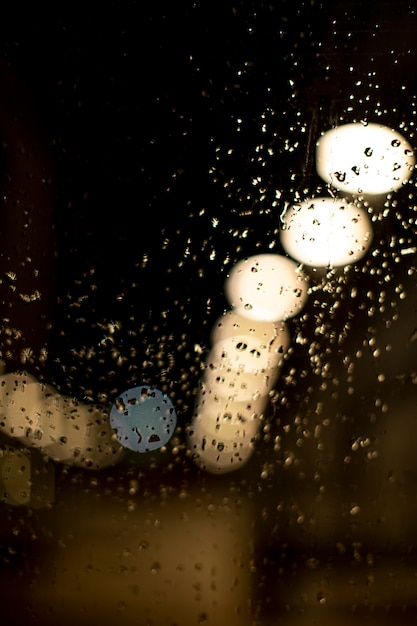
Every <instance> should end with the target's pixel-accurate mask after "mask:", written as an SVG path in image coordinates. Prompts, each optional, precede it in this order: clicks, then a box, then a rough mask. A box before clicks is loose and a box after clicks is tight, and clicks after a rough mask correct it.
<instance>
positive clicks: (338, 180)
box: [316, 123, 415, 194]
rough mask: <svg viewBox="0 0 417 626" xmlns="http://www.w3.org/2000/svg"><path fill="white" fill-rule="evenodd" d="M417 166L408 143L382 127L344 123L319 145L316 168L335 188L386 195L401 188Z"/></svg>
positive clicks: (329, 133)
mask: <svg viewBox="0 0 417 626" xmlns="http://www.w3.org/2000/svg"><path fill="white" fill-rule="evenodd" d="M414 164H415V158H414V153H413V149H412V147H411V145H410V144H409V142H408V141H407V140H406V139H405V138H404V137H403V136H402V135H401V134H400V133H398V132H397V131H396V130H392V129H391V128H388V127H387V126H381V125H380V124H362V123H354V124H344V125H342V126H338V127H337V128H333V129H332V130H329V131H327V132H325V133H324V134H323V135H322V136H321V137H320V139H319V140H318V142H317V144H316V169H317V173H318V174H319V176H320V177H321V178H322V179H323V180H325V181H326V182H327V183H329V184H330V185H331V186H332V187H334V188H335V189H339V190H342V191H346V192H349V193H354V194H384V193H388V192H390V191H395V190H396V189H399V188H400V187H401V186H402V185H403V184H404V183H405V182H407V180H408V179H409V178H410V176H411V174H412V172H413V169H414Z"/></svg>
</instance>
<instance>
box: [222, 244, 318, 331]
mask: <svg viewBox="0 0 417 626" xmlns="http://www.w3.org/2000/svg"><path fill="white" fill-rule="evenodd" d="M307 292H308V279H307V277H306V275H305V274H304V272H302V271H301V270H300V268H299V267H298V266H297V264H296V263H295V262H294V261H292V260H291V259H288V258H286V257H284V256H281V255H279V254H259V255H257V256H253V257H249V258H247V259H242V260H241V261H239V262H238V263H236V265H235V266H234V267H233V268H232V270H231V272H230V274H229V276H228V278H227V279H226V282H225V293H226V298H227V299H228V301H229V303H230V305H231V306H232V307H233V308H234V309H235V310H236V312H237V313H239V315H242V316H243V317H247V318H249V319H252V320H258V321H269V322H276V321H279V320H286V319H287V318H289V317H292V316H293V315H296V314H297V313H299V312H300V311H301V309H302V308H303V306H304V304H305V302H306V300H307Z"/></svg>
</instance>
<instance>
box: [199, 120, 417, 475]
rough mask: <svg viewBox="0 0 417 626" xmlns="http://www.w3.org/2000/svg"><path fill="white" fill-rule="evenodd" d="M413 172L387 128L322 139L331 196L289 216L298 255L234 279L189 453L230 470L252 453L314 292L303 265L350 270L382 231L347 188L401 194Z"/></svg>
mask: <svg viewBox="0 0 417 626" xmlns="http://www.w3.org/2000/svg"><path fill="white" fill-rule="evenodd" d="M413 167H414V154H413V151H412V149H411V146H410V144H409V143H408V142H407V141H406V140H405V139H404V138H403V137H402V136H401V135H400V134H399V133H398V132H396V131H393V130H391V129H389V128H386V127H383V126H380V125H376V124H347V125H345V126H341V127H339V128H336V129H333V130H331V131H328V132H327V133H325V134H323V136H322V137H321V138H320V139H319V141H318V142H317V145H316V168H317V172H318V174H319V175H320V176H321V178H322V179H323V180H325V181H326V183H327V184H328V185H329V189H330V192H331V193H330V197H318V198H310V199H307V200H305V201H303V202H300V203H297V204H295V205H293V206H292V207H286V209H285V210H284V211H283V213H282V215H281V233H280V241H281V245H282V247H283V248H284V250H285V252H286V253H287V254H288V256H289V257H292V258H288V257H286V256H283V255H278V254H269V253H266V254H259V255H256V256H253V257H249V258H245V259H243V260H240V261H239V262H238V263H237V264H236V265H235V266H234V267H233V268H232V270H231V272H230V273H229V275H228V278H227V280H226V283H225V294H226V297H227V300H228V302H229V304H230V305H231V307H232V310H231V311H228V312H226V313H225V314H224V315H223V316H221V317H220V318H219V319H218V321H217V322H216V324H215V325H214V328H213V331H212V336H211V343H212V347H211V350H210V352H209V354H208V356H207V359H206V367H205V370H204V373H203V376H202V378H201V381H200V387H199V390H198V395H197V399H196V403H195V409H194V414H193V417H192V422H191V424H190V426H189V429H188V446H189V451H190V454H191V457H192V459H193V460H194V461H195V462H196V463H197V465H198V466H199V467H201V468H203V469H205V470H206V471H209V472H212V473H226V472H230V471H233V470H235V469H238V468H239V467H242V465H244V464H245V463H246V462H247V461H248V460H249V459H250V457H251V456H252V454H253V450H254V444H255V441H256V439H257V437H258V435H259V432H260V427H261V425H262V424H263V423H264V416H265V411H266V409H267V406H268V401H269V397H270V393H271V391H272V389H273V388H274V387H275V385H276V383H277V380H278V377H279V372H280V368H281V366H282V362H283V356H284V354H285V352H286V351H287V349H288V347H289V343H290V340H289V332H288V328H287V325H286V320H287V319H288V318H291V317H293V316H295V315H297V314H299V313H300V311H301V310H302V308H303V306H304V304H305V302H306V299H307V296H308V293H309V290H310V288H309V281H308V277H307V274H306V273H305V272H304V271H303V269H302V265H307V266H311V267H314V268H333V267H345V266H347V265H350V264H352V263H355V262H357V261H359V260H360V259H361V258H362V257H363V256H364V255H365V254H366V252H367V251H368V250H369V248H370V246H371V243H372V239H373V231H372V225H371V221H370V219H369V217H368V214H367V212H366V210H364V209H363V208H362V207H361V206H359V204H357V203H356V202H355V200H354V199H353V200H347V199H346V198H345V197H342V198H339V197H338V196H337V192H339V191H341V192H343V193H344V194H346V193H350V194H357V195H359V196H362V195H364V194H365V195H371V196H374V195H377V194H383V193H389V192H393V191H395V190H397V189H398V188H399V187H400V186H401V185H403V184H404V183H406V182H407V180H408V179H409V178H410V176H411V172H412V170H413Z"/></svg>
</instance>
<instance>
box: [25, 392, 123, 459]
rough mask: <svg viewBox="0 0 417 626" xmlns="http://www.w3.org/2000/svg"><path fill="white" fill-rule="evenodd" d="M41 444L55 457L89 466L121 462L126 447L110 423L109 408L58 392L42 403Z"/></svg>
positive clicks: (40, 445)
mask: <svg viewBox="0 0 417 626" xmlns="http://www.w3.org/2000/svg"><path fill="white" fill-rule="evenodd" d="M38 411H39V420H40V427H39V430H38V432H37V434H36V436H35V439H34V440H35V441H36V445H37V447H39V448H40V449H41V450H42V452H44V453H45V454H46V455H47V456H48V457H49V458H51V459H52V460H53V461H56V462H59V463H64V464H66V465H75V466H77V467H83V468H87V469H102V468H104V467H108V466H112V465H115V464H116V463H118V462H120V461H121V460H122V458H123V457H124V455H125V450H124V448H123V447H122V446H121V445H120V444H119V443H118V442H117V440H116V435H115V432H114V431H113V429H112V428H111V426H110V422H109V415H108V413H109V412H108V409H106V408H105V407H103V406H101V405H88V404H84V403H82V402H78V401H77V400H75V399H74V398H70V397H67V396H61V395H60V394H55V395H53V396H50V397H49V398H47V399H46V400H45V401H44V402H43V403H42V405H40V407H38Z"/></svg>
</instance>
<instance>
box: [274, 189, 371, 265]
mask: <svg viewBox="0 0 417 626" xmlns="http://www.w3.org/2000/svg"><path fill="white" fill-rule="evenodd" d="M282 222H283V230H282V231H281V234H280V239H281V244H282V246H283V248H284V250H285V251H286V252H287V253H288V254H289V255H290V256H292V257H293V258H294V259H296V260H297V261H299V262H300V263H304V264H306V265H311V266H314V267H337V266H344V265H349V264H350V263H355V262H356V261H359V259H361V258H362V257H363V256H364V255H365V254H366V252H367V251H368V249H369V246H370V245H371V242H372V236H373V230H372V225H371V221H370V219H369V217H368V215H367V213H366V212H365V211H364V210H363V209H361V208H359V207H356V206H354V205H353V204H349V203H347V202H345V201H343V200H339V199H333V198H314V199H312V200H305V201H304V202H301V203H300V204H296V205H294V206H293V207H291V208H290V209H289V210H287V211H286V212H285V215H284V216H283V217H282Z"/></svg>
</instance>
